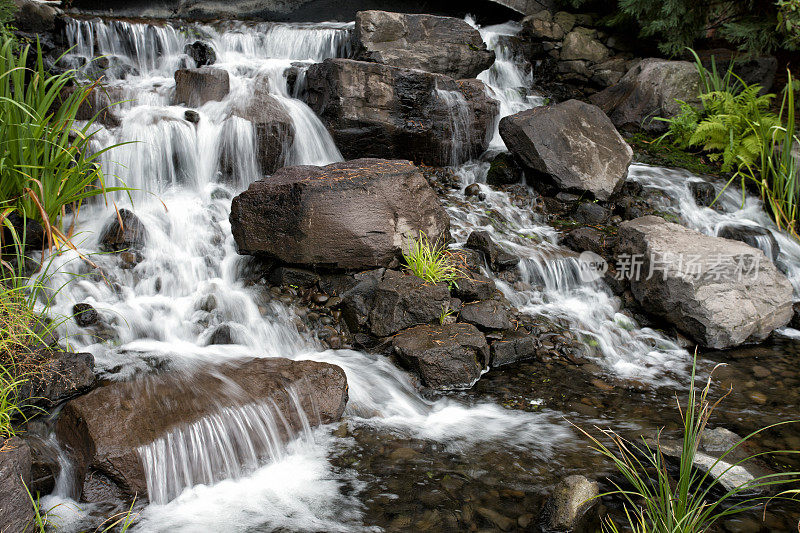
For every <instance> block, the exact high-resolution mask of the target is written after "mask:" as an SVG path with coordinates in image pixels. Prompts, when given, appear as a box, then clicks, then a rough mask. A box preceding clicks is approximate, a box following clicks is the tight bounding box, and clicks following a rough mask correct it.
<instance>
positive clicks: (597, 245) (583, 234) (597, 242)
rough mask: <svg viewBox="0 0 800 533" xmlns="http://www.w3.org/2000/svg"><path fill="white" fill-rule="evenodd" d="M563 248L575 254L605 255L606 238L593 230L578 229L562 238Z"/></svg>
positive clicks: (598, 231)
mask: <svg viewBox="0 0 800 533" xmlns="http://www.w3.org/2000/svg"><path fill="white" fill-rule="evenodd" d="M564 246H567V247H568V248H570V249H572V250H575V251H576V252H586V251H589V252H594V253H596V254H597V255H599V256H604V255H606V251H607V249H606V236H605V235H603V233H601V232H600V230H597V229H594V228H578V229H576V230H572V231H570V232H569V233H568V234H567V235H566V237H564Z"/></svg>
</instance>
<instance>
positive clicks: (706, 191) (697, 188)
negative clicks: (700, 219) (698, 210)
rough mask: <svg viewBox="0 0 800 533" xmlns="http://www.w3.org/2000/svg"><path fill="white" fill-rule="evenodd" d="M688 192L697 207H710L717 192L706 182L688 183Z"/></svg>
mask: <svg viewBox="0 0 800 533" xmlns="http://www.w3.org/2000/svg"><path fill="white" fill-rule="evenodd" d="M689 191H691V193H692V197H694V201H695V202H696V203H697V205H699V206H703V207H711V204H713V203H714V200H715V199H716V198H717V190H716V189H715V188H714V185H713V184H712V183H709V182H707V181H692V182H690V183H689Z"/></svg>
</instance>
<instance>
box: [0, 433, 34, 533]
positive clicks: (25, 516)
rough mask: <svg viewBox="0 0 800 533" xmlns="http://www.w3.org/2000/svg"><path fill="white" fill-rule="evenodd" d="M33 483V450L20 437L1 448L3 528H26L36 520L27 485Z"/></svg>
mask: <svg viewBox="0 0 800 533" xmlns="http://www.w3.org/2000/svg"><path fill="white" fill-rule="evenodd" d="M30 485H31V450H30V447H29V446H28V444H27V443H26V442H25V441H24V440H22V439H20V438H19V437H13V438H10V439H8V440H6V441H5V442H4V443H2V448H0V524H2V529H3V531H9V532H11V531H26V530H27V528H28V527H29V526H30V525H31V524H32V523H33V504H32V503H31V499H30V496H28V492H27V489H26V488H25V487H26V486H28V487H29V486H30Z"/></svg>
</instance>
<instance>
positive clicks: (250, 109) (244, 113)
mask: <svg viewBox="0 0 800 533" xmlns="http://www.w3.org/2000/svg"><path fill="white" fill-rule="evenodd" d="M269 90H270V82H269V79H268V78H266V77H265V76H259V77H257V78H256V79H255V80H254V81H253V89H252V91H251V94H250V96H249V100H248V102H247V103H245V104H242V105H237V106H234V109H233V115H234V116H236V117H239V118H243V119H245V120H247V121H249V122H251V123H252V124H253V126H254V127H255V129H256V146H257V158H258V162H259V164H260V166H261V170H262V171H263V172H265V173H267V174H272V173H273V172H275V171H276V170H278V169H279V168H280V167H282V166H283V165H284V163H285V161H286V155H287V154H288V153H289V149H290V148H291V146H292V143H293V142H294V137H295V129H294V122H293V121H292V117H291V116H290V115H289V112H288V111H287V110H286V108H285V107H283V105H282V104H281V103H280V102H279V101H278V99H277V98H275V97H274V96H272V95H271V94H270V92H269ZM235 142H236V140H235V139H231V142H229V143H228V144H227V145H225V146H224V147H223V148H224V150H223V164H226V165H227V166H231V165H232V164H234V163H235V161H227V162H226V161H225V160H224V156H225V155H227V157H228V158H236V157H237V155H236V154H237V153H238V150H237V148H238V147H237V146H236V145H235Z"/></svg>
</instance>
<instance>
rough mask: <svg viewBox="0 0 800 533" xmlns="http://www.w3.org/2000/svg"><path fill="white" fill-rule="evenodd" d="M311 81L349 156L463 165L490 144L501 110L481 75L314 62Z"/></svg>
mask: <svg viewBox="0 0 800 533" xmlns="http://www.w3.org/2000/svg"><path fill="white" fill-rule="evenodd" d="M306 82H307V90H308V95H307V101H308V104H309V105H310V106H311V108H312V109H313V110H314V111H315V112H316V113H317V115H319V116H320V117H321V118H322V120H323V122H325V124H326V126H327V127H328V130H329V131H330V132H331V134H332V135H333V138H334V140H335V141H336V145H337V146H338V147H339V149H340V150H341V151H342V154H343V155H344V157H345V158H348V159H350V158H356V157H380V158H387V159H391V158H410V159H412V160H414V161H415V162H418V163H425V164H426V165H432V166H447V165H451V164H454V163H455V164H458V163H462V162H464V161H466V160H468V159H470V158H473V157H477V156H478V155H480V154H481V153H483V152H484V151H485V150H486V148H488V146H489V140H490V139H489V137H490V136H489V134H488V133H489V131H490V129H491V128H492V126H493V124H494V120H495V117H496V116H497V114H498V111H499V105H498V103H497V101H495V100H494V99H492V98H490V97H489V96H488V95H487V92H486V88H485V86H484V85H483V83H482V82H480V81H478V80H459V81H456V80H453V79H452V78H449V77H447V76H443V75H441V74H431V73H427V72H423V71H420V70H410V69H401V68H395V67H389V66H386V65H379V64H376V63H367V62H363V61H353V60H350V59H328V60H326V61H325V62H324V63H318V64H316V65H312V66H311V67H309V69H308V72H307V73H306ZM456 105H457V106H461V108H459V109H454V106H456ZM462 112H463V116H464V121H463V123H462V121H461V120H460V119H459V120H455V121H454V120H453V114H454V113H458V114H459V116H461V113H462Z"/></svg>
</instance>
